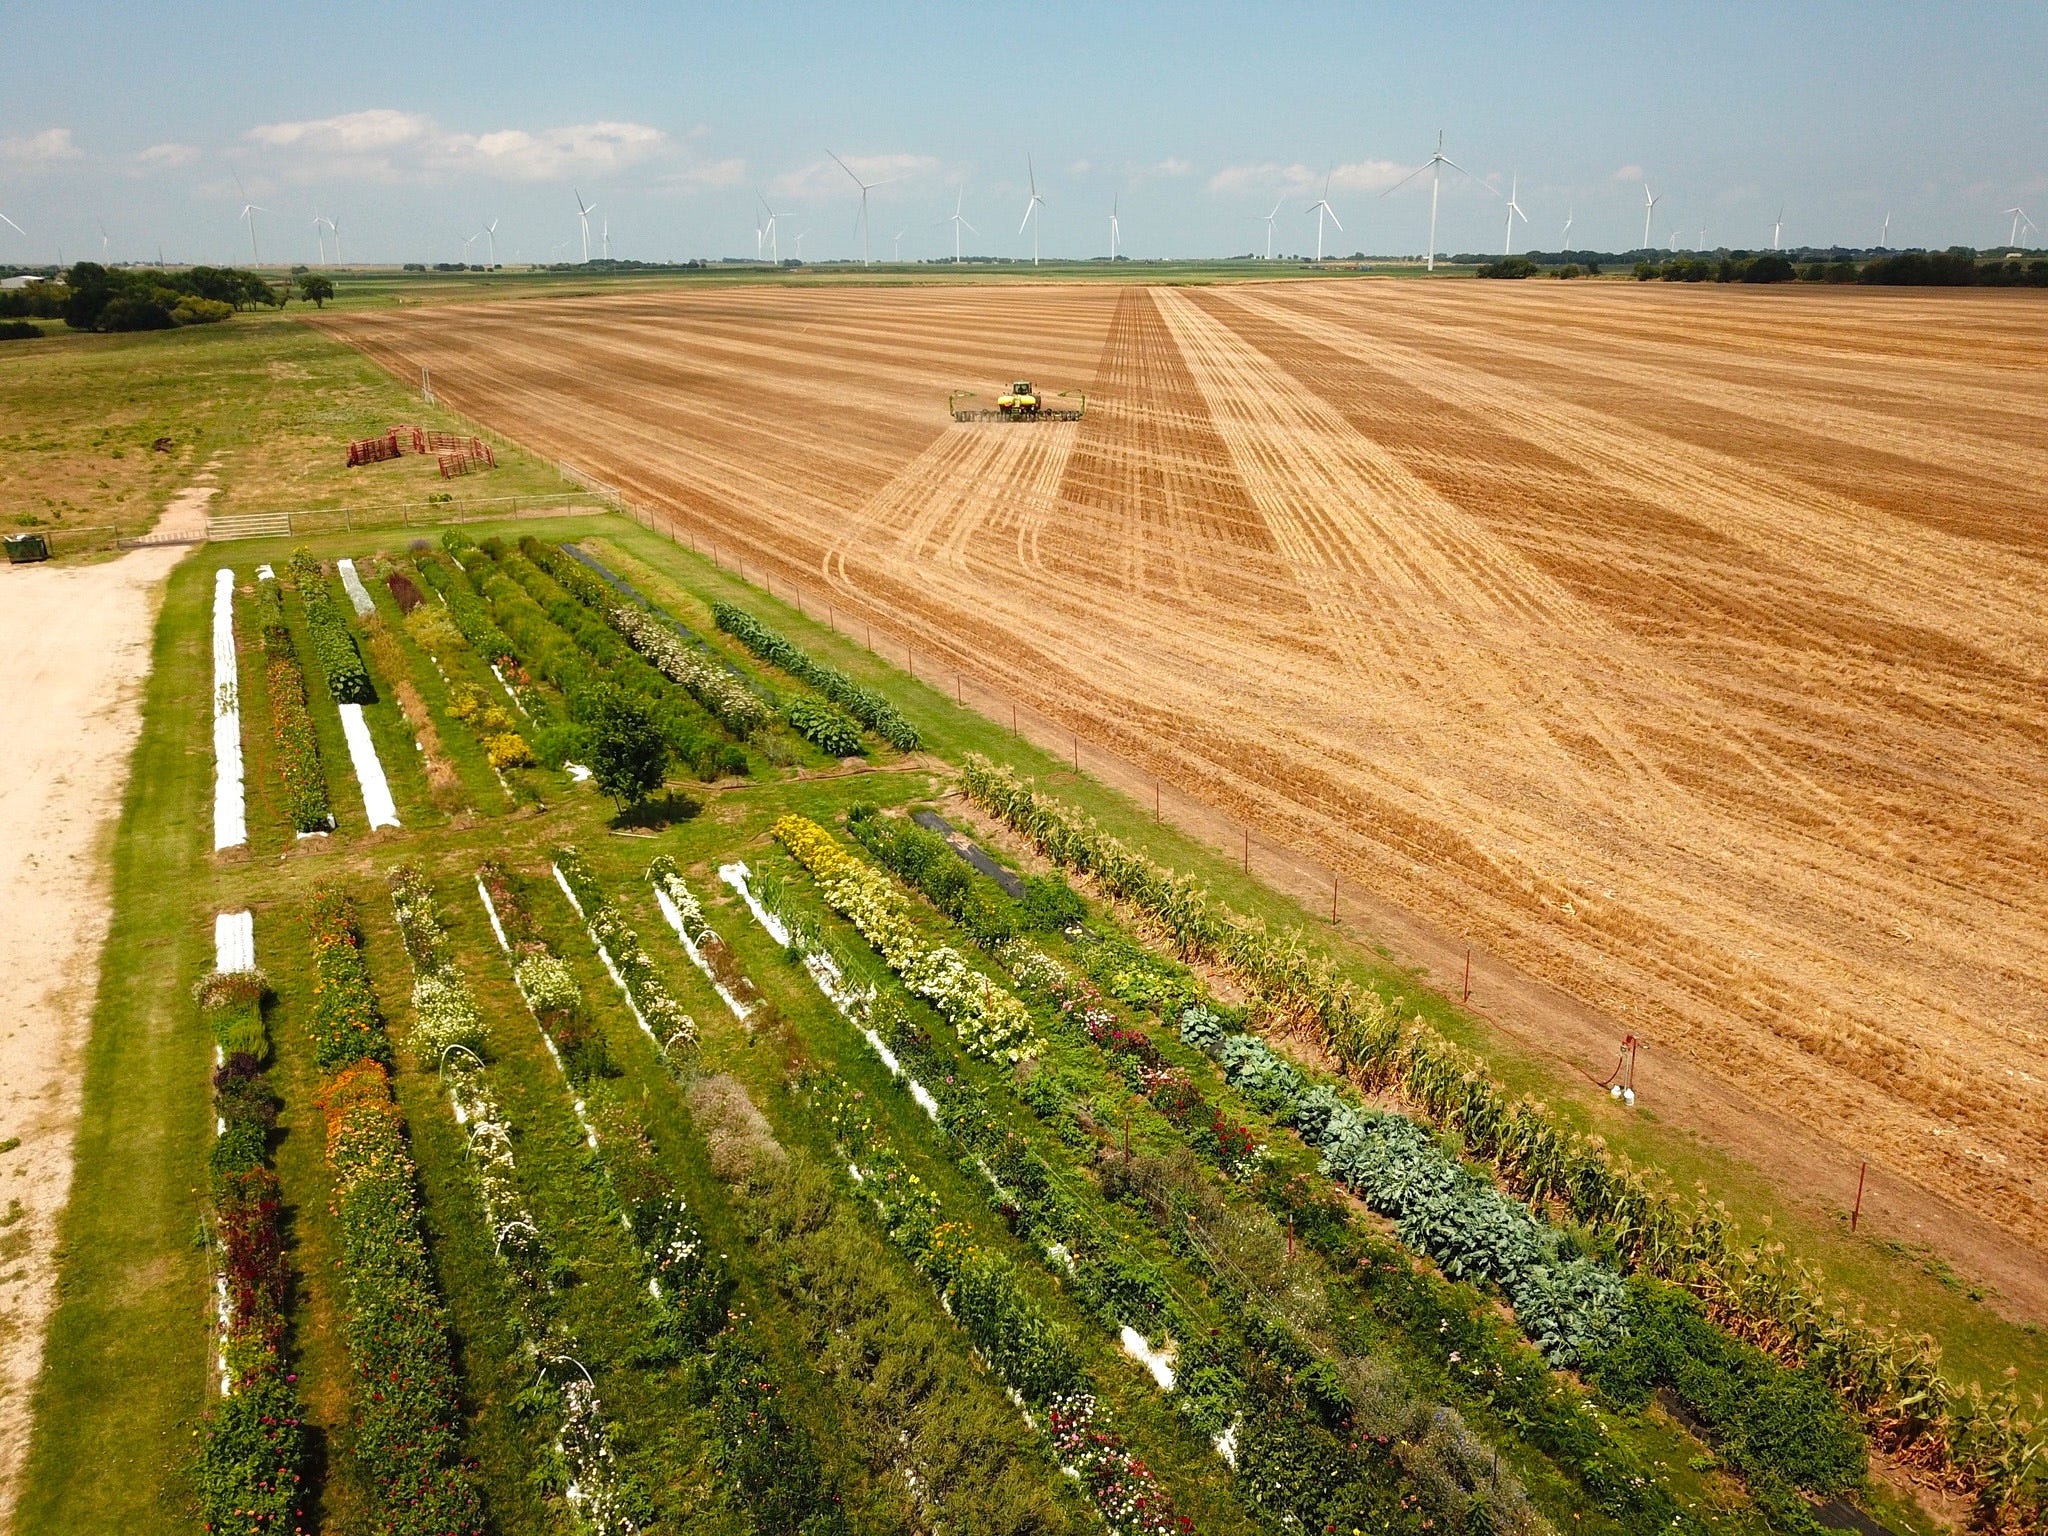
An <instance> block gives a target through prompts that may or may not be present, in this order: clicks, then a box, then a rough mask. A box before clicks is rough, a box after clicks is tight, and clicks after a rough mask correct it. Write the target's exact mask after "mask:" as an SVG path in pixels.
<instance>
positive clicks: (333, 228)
mask: <svg viewBox="0 0 2048 1536" xmlns="http://www.w3.org/2000/svg"><path fill="white" fill-rule="evenodd" d="M327 232H328V233H329V234H331V235H333V236H334V264H335V265H336V266H337V267H338V266H340V265H341V226H340V225H339V224H337V223H335V222H334V220H332V219H329V220H328V221H327Z"/></svg>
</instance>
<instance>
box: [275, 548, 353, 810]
mask: <svg viewBox="0 0 2048 1536" xmlns="http://www.w3.org/2000/svg"><path fill="white" fill-rule="evenodd" d="M256 594H257V595H256V607H257V612H258V625H259V630H260V632H261V634H262V636H263V677H264V695H265V697H266V698H267V699H268V700H269V702H270V735H271V740H272V741H273V743H274V744H275V745H276V748H277V771H278V775H279V777H281V778H282V779H283V780H284V809H285V815H286V817H287V818H289V820H290V821H291V824H292V830H293V831H295V832H297V833H299V835H300V836H302V837H303V836H307V835H309V834H311V833H315V832H326V831H330V830H332V828H333V826H334V811H333V808H332V807H331V806H330V805H329V804H328V803H327V776H326V775H325V774H324V773H323V772H322V771H321V768H320V744H319V741H318V739H317V738H316V737H315V736H314V734H313V712H312V710H311V709H310V708H309V707H308V705H307V703H306V674H305V672H304V670H303V669H301V667H300V666H299V653H298V648H297V647H296V646H294V645H293V644H292V632H291V629H290V628H289V627H288V626H287V625H286V624H285V621H284V597H283V595H282V593H281V592H280V591H279V588H278V584H277V582H276V581H275V580H274V579H273V578H270V577H263V578H261V579H260V580H258V581H257V583H256Z"/></svg>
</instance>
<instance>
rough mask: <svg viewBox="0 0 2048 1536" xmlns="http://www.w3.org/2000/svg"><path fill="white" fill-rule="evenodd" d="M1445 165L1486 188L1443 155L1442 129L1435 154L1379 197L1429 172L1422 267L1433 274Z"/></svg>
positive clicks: (1484, 184) (1438, 130) (1489, 188)
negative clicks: (1426, 244) (1426, 248)
mask: <svg viewBox="0 0 2048 1536" xmlns="http://www.w3.org/2000/svg"><path fill="white" fill-rule="evenodd" d="M1447 165H1448V166H1449V167H1450V168H1451V169H1452V170H1454V171H1456V172H1457V173H1458V174H1459V175H1460V176H1463V177H1464V178H1465V179H1466V180H1467V181H1473V182H1478V184H1479V185H1480V186H1482V187H1486V183H1485V182H1483V181H1480V180H1479V178H1478V177H1477V176H1474V175H1473V174H1472V173H1471V172H1470V171H1468V170H1466V169H1465V167H1463V166H1462V165H1460V164H1458V162H1457V161H1455V160H1453V159H1452V158H1451V157H1450V156H1449V155H1447V154H1445V153H1444V131H1443V129H1441V128H1439V129H1437V131H1436V153H1435V154H1433V155H1431V156H1430V157H1429V159H1428V160H1426V161H1425V162H1423V163H1422V164H1421V165H1418V166H1417V167H1415V169H1414V170H1412V171H1410V172H1409V173H1408V174H1407V175H1406V176H1403V177H1402V178H1401V179H1400V180H1399V181H1397V182H1395V183H1394V185H1393V186H1391V187H1389V188H1387V190H1386V192H1382V193H1381V194H1380V196H1381V197H1385V196H1387V195H1388V193H1391V192H1395V191H1398V190H1399V189H1400V188H1402V187H1405V186H1407V185H1408V183H1409V182H1411V181H1413V180H1414V179H1415V178H1416V177H1418V176H1420V175H1421V174H1422V173H1423V172H1424V171H1427V172H1429V257H1428V259H1427V260H1426V261H1425V262H1424V263H1423V265H1424V267H1425V268H1426V269H1427V270H1428V271H1431V272H1434V271H1435V270H1436V201H1437V193H1438V192H1439V191H1440V190H1442V187H1443V179H1444V167H1445V166H1447ZM1486 190H1487V191H1489V192H1493V195H1494V196H1495V197H1499V196H1500V194H1499V193H1498V192H1494V191H1493V188H1492V187H1486Z"/></svg>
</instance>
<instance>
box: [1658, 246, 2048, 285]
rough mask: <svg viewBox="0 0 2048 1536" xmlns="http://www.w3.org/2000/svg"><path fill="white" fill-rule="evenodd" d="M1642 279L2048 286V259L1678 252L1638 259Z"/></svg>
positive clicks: (1965, 253)
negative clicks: (1802, 257) (1799, 258)
mask: <svg viewBox="0 0 2048 1536" xmlns="http://www.w3.org/2000/svg"><path fill="white" fill-rule="evenodd" d="M1635 275H1636V279H1637V281H1639V282H1645V283H1647V282H1652V281H1663V282H1667V283H1709V282H1711V283H1789V282H1793V281H1795V280H1796V281H1798V282H1802V283H1871V284H1876V285H1879V286H1884V287H1899V288H1969V287H1986V288H2018V287H2024V288H2042V287H2048V260H2043V259H2042V258H2040V257H2034V258H2033V259H2031V260H2026V261H2020V260H2014V259H2010V258H2008V259H2006V260H2003V261H1981V260H1979V259H1978V257H1977V253H1976V252H1975V251H1972V250H1967V249H1957V250H1951V251H1898V252H1895V253H1894V254H1892V255H1889V256H1879V257H1875V258H1873V259H1871V260H1868V261H1858V260H1856V259H1855V258H1854V257H1851V256H1840V257H1837V258H1835V259H1834V260H1831V261H1804V262H1798V263H1794V262H1793V261H1792V260H1791V259H1790V258H1789V257H1786V256H1783V255H1780V254H1779V253H1778V252H1776V251H1767V252H1765V253H1763V254H1762V255H1758V256H1748V255H1745V254H1744V253H1743V252H1740V251H1735V252H1731V253H1729V254H1728V255H1724V256H1719V257H1713V256H1678V257H1674V258H1672V259H1671V260H1669V261H1663V262H1656V261H1639V262H1637V263H1636V265H1635Z"/></svg>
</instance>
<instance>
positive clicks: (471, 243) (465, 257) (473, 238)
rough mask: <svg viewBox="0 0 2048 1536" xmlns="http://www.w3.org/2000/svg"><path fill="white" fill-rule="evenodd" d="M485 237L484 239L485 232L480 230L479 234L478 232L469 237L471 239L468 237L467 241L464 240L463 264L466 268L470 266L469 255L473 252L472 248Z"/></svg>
mask: <svg viewBox="0 0 2048 1536" xmlns="http://www.w3.org/2000/svg"><path fill="white" fill-rule="evenodd" d="M483 237H484V233H483V231H482V230H478V231H477V232H476V233H475V234H473V235H471V236H469V237H468V238H467V239H465V240H464V241H463V242H462V264H463V265H464V266H465V267H466V266H468V265H469V264H470V262H469V253H470V250H471V248H472V247H474V246H475V244H476V243H477V241H479V240H481V239H483Z"/></svg>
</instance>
